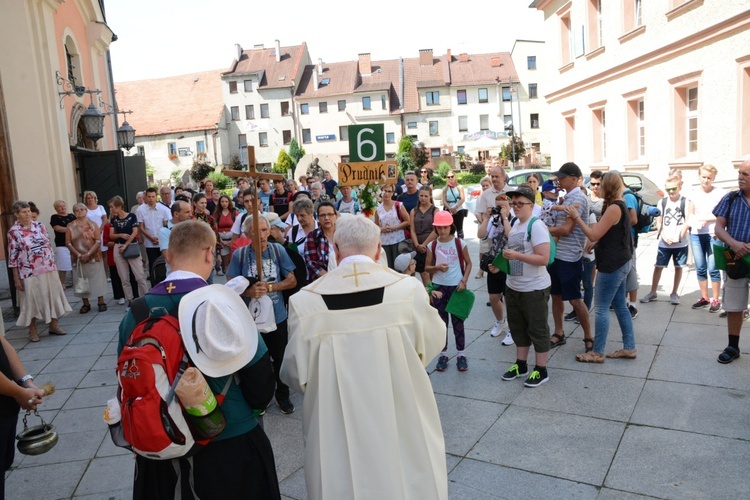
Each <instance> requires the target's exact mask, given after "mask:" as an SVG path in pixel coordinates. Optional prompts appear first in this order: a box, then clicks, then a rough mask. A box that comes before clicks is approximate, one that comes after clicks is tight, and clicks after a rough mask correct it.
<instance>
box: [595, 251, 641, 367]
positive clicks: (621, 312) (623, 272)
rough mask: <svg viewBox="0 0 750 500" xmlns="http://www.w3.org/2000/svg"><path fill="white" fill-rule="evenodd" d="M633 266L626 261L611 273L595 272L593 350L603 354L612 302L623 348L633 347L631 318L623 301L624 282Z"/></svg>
mask: <svg viewBox="0 0 750 500" xmlns="http://www.w3.org/2000/svg"><path fill="white" fill-rule="evenodd" d="M631 267H633V262H632V261H628V262H626V263H625V264H623V266H622V267H621V268H620V269H617V270H616V271H613V272H611V273H603V272H601V271H598V272H597V273H596V288H595V289H594V293H595V295H596V296H595V300H594V317H595V320H594V321H595V322H594V333H595V335H594V352H596V353H597V354H604V348H605V347H606V345H607V334H608V333H609V305H610V304H612V305H613V306H614V309H615V314H616V315H617V322H618V323H619V324H620V330H622V343H623V349H628V350H630V349H635V333H634V332H633V318H632V317H631V316H630V311H629V310H628V306H627V302H626V301H625V282H626V279H627V277H628V273H629V272H630V268H631Z"/></svg>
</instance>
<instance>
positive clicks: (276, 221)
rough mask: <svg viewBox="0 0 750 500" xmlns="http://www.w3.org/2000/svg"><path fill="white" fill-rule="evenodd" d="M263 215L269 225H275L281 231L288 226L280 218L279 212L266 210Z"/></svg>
mask: <svg viewBox="0 0 750 500" xmlns="http://www.w3.org/2000/svg"><path fill="white" fill-rule="evenodd" d="M265 216H266V219H268V223H269V224H270V225H271V226H276V227H278V228H279V229H281V230H282V231H283V230H285V229H286V228H288V227H289V225H288V224H287V223H286V222H284V221H283V220H281V217H279V214H277V213H275V212H267V213H266V214H265Z"/></svg>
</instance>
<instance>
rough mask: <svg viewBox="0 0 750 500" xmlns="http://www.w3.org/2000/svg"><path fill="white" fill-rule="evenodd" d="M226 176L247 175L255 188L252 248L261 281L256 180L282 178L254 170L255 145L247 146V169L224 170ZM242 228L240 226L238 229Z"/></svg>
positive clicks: (261, 263) (282, 177) (261, 268)
mask: <svg viewBox="0 0 750 500" xmlns="http://www.w3.org/2000/svg"><path fill="white" fill-rule="evenodd" d="M222 173H223V174H224V175H226V176H227V177H235V178H237V177H249V178H251V179H252V180H253V188H254V189H255V196H253V208H252V210H253V213H252V214H251V215H252V216H253V248H254V249H255V264H256V266H257V268H258V280H260V281H263V257H262V253H263V252H262V251H261V249H260V224H259V223H258V217H257V214H258V186H257V181H258V180H259V179H267V180H268V181H272V180H275V179H282V180H283V179H284V176H283V175H281V174H267V173H265V172H258V171H257V170H255V146H248V147H247V170H224V171H223V172H222ZM241 230H242V228H240V231H241Z"/></svg>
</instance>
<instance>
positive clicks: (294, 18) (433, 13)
mask: <svg viewBox="0 0 750 500" xmlns="http://www.w3.org/2000/svg"><path fill="white" fill-rule="evenodd" d="M530 3H531V1H530V0H495V1H486V0H477V1H474V2H450V3H448V2H417V1H414V0H411V1H409V0H406V1H404V0H401V1H396V0H380V1H375V2H354V1H344V0H323V1H317V2H316V1H310V0H306V1H303V0H287V1H286V2H283V3H282V2H278V1H277V2H273V1H272V2H239V1H236V0H210V1H207V0H107V1H106V2H105V8H106V11H107V22H108V24H109V26H110V27H111V28H112V30H113V31H114V32H115V34H116V35H117V37H118V40H117V41H116V42H114V43H113V44H112V45H111V46H110V50H111V53H112V67H113V74H114V80H115V81H116V82H119V81H130V80H142V79H147V78H161V77H166V76H173V75H181V74H186V73H191V72H194V71H205V70H211V69H221V68H226V67H228V66H229V64H230V63H231V62H232V59H233V54H234V44H235V43H239V44H240V45H242V47H243V48H245V49H250V48H252V47H253V45H255V44H264V45H265V46H266V47H271V46H273V44H274V40H276V39H278V40H279V41H280V42H281V45H282V46H286V45H298V44H300V43H302V42H303V41H304V42H307V46H308V50H309V51H310V55H311V57H312V59H313V61H317V60H318V58H322V59H323V61H325V62H336V61H347V60H349V61H351V60H356V59H357V54H358V53H360V52H369V53H370V54H371V55H372V59H373V60H378V59H395V58H398V57H399V56H403V57H417V56H418V51H419V49H430V48H431V49H433V50H434V51H435V54H436V55H438V54H444V53H445V51H446V49H451V51H452V53H453V54H458V53H460V52H469V53H482V52H502V51H510V50H511V48H512V47H513V41H514V40H516V39H526V40H542V39H543V36H542V33H541V30H542V23H543V19H544V17H543V14H542V13H541V12H538V11H536V10H534V9H529V7H528V6H529V4H530Z"/></svg>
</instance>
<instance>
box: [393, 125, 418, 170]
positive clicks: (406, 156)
mask: <svg viewBox="0 0 750 500" xmlns="http://www.w3.org/2000/svg"><path fill="white" fill-rule="evenodd" d="M413 149H414V139H412V138H411V137H410V136H408V135H405V136H403V137H401V139H400V140H399V141H398V152H397V153H396V163H397V164H398V171H399V176H400V177H403V176H404V173H406V172H408V171H409V170H414V168H415V163H414V157H413V156H412V150H413Z"/></svg>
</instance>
